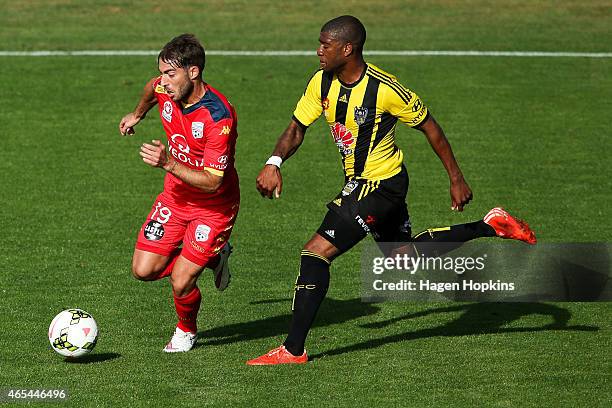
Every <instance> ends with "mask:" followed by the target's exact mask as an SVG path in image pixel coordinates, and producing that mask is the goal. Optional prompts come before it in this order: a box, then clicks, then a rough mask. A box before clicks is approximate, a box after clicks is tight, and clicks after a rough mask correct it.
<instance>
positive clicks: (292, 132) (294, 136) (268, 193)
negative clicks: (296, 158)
mask: <svg viewBox="0 0 612 408" xmlns="http://www.w3.org/2000/svg"><path fill="white" fill-rule="evenodd" d="M304 134H305V131H304V130H302V128H301V127H300V125H299V124H297V123H296V122H295V121H294V120H292V121H291V123H289V126H287V129H285V131H284V132H283V133H282V134H281V135H280V137H279V138H278V141H277V142H276V147H275V148H274V152H273V153H272V155H273V156H279V157H281V158H282V159H283V161H285V160H287V159H288V158H289V157H291V156H292V155H293V153H295V152H296V151H297V149H298V148H299V147H300V145H301V144H302V141H303V140H304ZM256 183H257V190H258V191H259V193H260V194H261V195H262V196H263V197H268V198H273V196H276V198H279V197H280V194H281V191H282V189H283V177H282V175H281V172H280V169H279V168H278V167H276V166H275V165H273V164H267V165H265V166H264V168H263V169H262V170H261V172H260V173H259V176H257V181H256Z"/></svg>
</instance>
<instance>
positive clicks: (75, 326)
mask: <svg viewBox="0 0 612 408" xmlns="http://www.w3.org/2000/svg"><path fill="white" fill-rule="evenodd" d="M97 340H98V325H97V324H96V321H95V320H94V318H93V316H92V315H91V314H89V313H87V312H85V311H84V310H81V309H68V310H64V311H63V312H61V313H59V314H58V315H57V316H55V318H54V319H53V321H52V322H51V325H50V326H49V343H51V347H53V350H55V351H56V352H58V353H59V354H61V355H62V356H66V357H80V356H83V355H85V354H87V353H89V352H90V351H91V350H93V348H94V346H95V345H96V341H97Z"/></svg>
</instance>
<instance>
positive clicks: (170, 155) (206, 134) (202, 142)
mask: <svg viewBox="0 0 612 408" xmlns="http://www.w3.org/2000/svg"><path fill="white" fill-rule="evenodd" d="M204 63H205V53H204V48H203V47H202V45H201V44H200V43H199V41H198V40H197V39H196V38H195V37H194V36H193V35H191V34H183V35H180V36H178V37H176V38H174V39H172V40H171V41H170V42H169V43H168V44H166V45H165V46H164V48H163V49H162V50H161V52H160V53H159V56H158V65H159V72H160V73H161V75H160V76H158V77H155V78H153V79H151V80H150V81H149V82H148V83H147V85H146V86H145V89H144V92H143V95H142V97H141V98H140V101H139V103H138V105H137V106H136V108H135V109H134V111H133V112H131V113H129V114H127V115H126V116H125V117H123V119H122V120H121V122H120V124H119V131H120V133H121V134H122V135H127V134H134V126H135V125H136V124H138V123H139V122H140V121H141V120H142V119H143V118H144V117H145V115H146V113H147V112H148V111H149V110H150V109H151V108H152V107H153V106H155V105H158V107H159V113H160V117H161V122H162V124H163V127H164V131H165V132H166V135H167V138H168V147H167V148H166V145H165V144H164V143H162V142H161V141H159V140H153V141H152V142H151V143H144V144H143V145H142V146H141V149H140V156H141V157H142V160H143V161H144V162H145V163H146V164H148V165H150V166H152V167H159V168H161V169H163V170H165V171H166V176H165V180H164V190H163V192H162V193H161V194H160V195H159V196H157V198H156V199H155V201H154V203H153V208H152V209H151V212H150V213H149V216H148V217H147V220H146V221H145V223H144V224H143V226H142V228H141V229H140V233H139V234H138V241H137V243H136V248H135V250H134V257H133V260H132V273H133V274H134V277H136V279H139V280H145V281H148V280H157V279H161V278H163V277H166V276H169V277H170V283H171V284H172V291H173V294H174V304H175V306H176V313H177V315H178V324H177V326H176V329H175V332H174V335H173V336H172V339H171V340H170V342H169V343H168V344H167V345H166V347H165V348H164V351H166V352H169V353H172V352H181V351H189V350H190V349H191V348H192V347H193V345H194V344H195V342H196V339H197V325H196V320H197V315H198V310H199V308H200V301H201V298H202V297H201V294H200V290H199V289H198V287H197V285H196V282H197V279H198V277H199V276H200V274H201V273H202V271H203V269H204V268H206V267H208V268H211V269H212V270H213V272H214V277H215V286H216V287H217V289H219V290H223V289H225V288H226V287H227V285H228V284H229V277H230V273H229V265H228V257H229V255H230V253H231V246H230V245H229V241H228V240H229V237H230V233H231V231H232V227H233V226H234V222H235V220H236V216H237V214H238V207H239V204H240V191H239V187H238V175H237V173H236V169H235V168H234V151H235V146H236V138H237V137H238V133H237V118H236V112H235V111H234V108H233V107H232V105H231V104H230V103H229V102H228V100H227V99H226V98H225V96H223V94H221V93H220V92H219V91H217V90H216V89H215V88H213V87H212V86H210V85H209V84H207V83H206V82H204V80H203V78H202V72H203V71H204ZM181 244H182V246H181Z"/></svg>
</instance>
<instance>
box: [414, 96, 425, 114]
mask: <svg viewBox="0 0 612 408" xmlns="http://www.w3.org/2000/svg"><path fill="white" fill-rule="evenodd" d="M421 109H423V102H422V101H421V100H420V99H417V100H416V101H414V105H412V111H413V112H418V111H420V110H421Z"/></svg>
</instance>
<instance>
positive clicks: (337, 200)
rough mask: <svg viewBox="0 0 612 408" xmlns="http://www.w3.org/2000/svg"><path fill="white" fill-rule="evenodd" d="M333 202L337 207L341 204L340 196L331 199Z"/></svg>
mask: <svg viewBox="0 0 612 408" xmlns="http://www.w3.org/2000/svg"><path fill="white" fill-rule="evenodd" d="M333 203H334V204H336V205H337V206H338V207H340V206H342V199H341V198H336V199H335V200H334V201H333Z"/></svg>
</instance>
